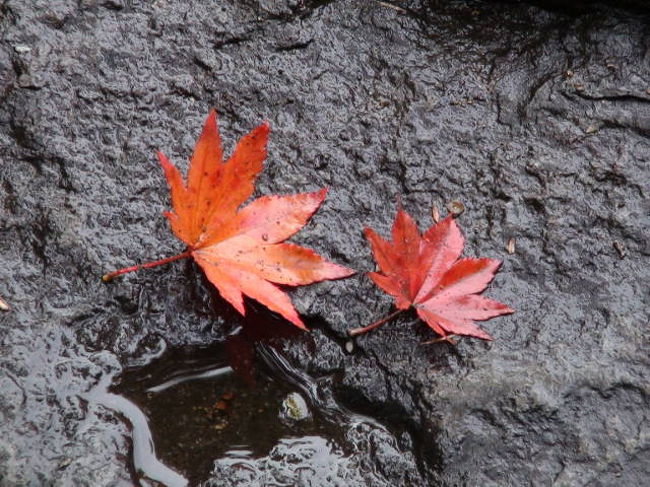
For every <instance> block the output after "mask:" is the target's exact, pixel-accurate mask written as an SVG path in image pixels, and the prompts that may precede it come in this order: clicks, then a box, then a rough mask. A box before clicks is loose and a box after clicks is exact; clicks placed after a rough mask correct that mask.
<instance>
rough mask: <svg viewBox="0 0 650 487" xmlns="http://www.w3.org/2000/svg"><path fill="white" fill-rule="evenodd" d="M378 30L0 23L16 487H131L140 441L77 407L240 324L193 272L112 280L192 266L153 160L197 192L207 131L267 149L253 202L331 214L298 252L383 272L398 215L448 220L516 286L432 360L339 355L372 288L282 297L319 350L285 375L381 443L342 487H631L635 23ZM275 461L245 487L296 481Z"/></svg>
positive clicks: (468, 15)
mask: <svg viewBox="0 0 650 487" xmlns="http://www.w3.org/2000/svg"><path fill="white" fill-rule="evenodd" d="M395 5H397V6H398V8H397V9H396V8H389V7H388V6H386V5H385V4H382V3H380V2H353V1H345V0H340V1H331V2H322V1H288V0H287V1H254V0H247V1H225V2H176V1H159V2H136V1H133V0H126V1H99V0H98V1H93V0H84V1H80V2H77V1H74V2H73V1H66V0H48V1H39V0H30V1H26V0H4V1H3V2H1V3H0V14H1V17H0V36H1V40H2V44H0V167H1V170H0V183H1V184H0V296H2V297H3V298H4V299H5V300H6V301H8V302H9V304H11V306H12V308H13V309H12V311H11V312H9V313H2V314H0V387H2V398H1V399H0V419H1V420H2V421H0V438H2V439H1V440H0V480H1V481H2V483H3V485H5V484H6V485H47V484H50V483H52V484H57V485H92V486H97V485H129V484H130V483H131V482H132V480H131V478H130V474H129V470H128V465H129V458H128V441H129V440H128V435H129V432H128V426H127V425H126V424H125V423H124V422H123V421H122V420H121V419H120V418H119V417H118V416H117V415H116V414H114V413H112V412H111V411H110V410H107V409H106V408H102V407H100V406H98V405H95V404H92V403H89V402H88V401H87V400H85V399H84V397H85V394H86V393H87V392H88V391H89V390H91V389H92V388H93V387H95V385H96V384H97V383H98V382H99V381H100V378H101V377H106V376H107V374H108V375H110V374H114V373H116V372H117V371H119V370H120V369H121V368H122V367H124V366H131V365H138V364H141V363H144V362H146V361H147V360H149V358H150V356H151V354H154V353H156V352H157V351H159V350H160V348H161V346H162V345H161V341H162V340H164V341H165V342H166V343H168V344H170V345H176V346H182V345H188V344H201V343H210V342H211V341H216V340H220V339H223V338H224V337H225V336H226V335H227V334H228V333H230V332H231V331H232V330H233V329H235V327H236V326H237V325H238V318H237V317H236V314H235V313H234V312H233V311H232V310H230V309H228V308H227V307H226V305H224V303H223V302H222V301H221V300H220V299H219V298H218V297H217V296H216V294H215V293H214V292H213V291H212V290H211V289H210V287H209V285H208V284H207V283H206V281H205V280H204V279H203V278H202V276H201V274H200V272H199V270H198V269H197V267H196V266H195V265H193V264H191V263H189V262H181V263H177V264H174V265H172V266H169V267H167V268H159V269H155V270H151V271H149V272H142V273H139V274H137V275H133V276H130V277H126V278H123V279H121V280H120V281H118V282H115V283H113V284H111V285H109V286H107V285H103V284H101V282H100V280H99V277H100V276H101V275H102V274H103V273H104V272H105V271H107V270H110V269H112V268H115V267H119V266H122V265H126V264H129V263H131V262H136V261H141V260H147V259H153V258H158V257H163V256H167V255H172V254H173V253H176V252H179V251H181V250H182V245H181V243H180V242H178V241H177V240H176V239H175V238H174V237H173V236H172V235H171V233H170V232H169V230H168V228H167V224H166V222H165V221H164V218H163V217H162V216H161V211H162V210H163V209H166V208H167V207H168V205H169V198H168V194H167V189H166V187H165V184H164V181H163V177H162V172H161V171H160V170H159V168H158V166H157V162H156V160H155V157H154V150H155V149H157V148H160V149H162V150H163V151H164V152H165V153H166V154H167V155H168V156H170V158H171V159H172V160H173V161H175V162H176V163H177V164H178V165H180V166H181V167H183V168H185V167H186V160H187V157H188V155H189V154H190V153H191V149H192V147H193V144H194V142H195V138H196V136H197V134H198V132H199V129H200V126H201V123H202V121H203V119H204V117H205V115H206V113H207V111H208V109H209V108H211V107H215V108H217V110H218V111H219V113H220V127H221V130H222V135H223V137H224V141H225V145H226V148H227V149H228V150H231V148H232V147H233V145H234V143H235V141H236V140H237V138H238V137H239V136H241V135H242V134H243V133H245V132H247V131H248V130H250V129H251V128H252V127H254V126H255V125H257V124H258V123H260V122H261V121H262V120H264V119H268V120H269V121H270V122H271V125H272V136H271V142H270V147H269V158H268V161H267V166H266V169H265V171H264V173H263V175H262V176H261V178H260V181H259V185H258V193H259V194H268V193H290V192H302V191H311V190H315V189H317V188H320V187H322V186H328V187H329V188H330V193H329V195H328V199H327V201H326V203H325V204H324V206H323V208H322V209H321V210H320V211H319V212H318V214H317V215H316V216H315V217H314V219H313V221H312V222H311V223H310V225H309V226H308V227H307V228H305V229H304V230H303V231H302V232H301V233H300V234H299V235H298V236H297V238H296V239H295V241H297V242H301V243H304V244H307V245H309V246H311V247H313V248H315V249H317V250H318V251H320V252H321V253H323V254H324V255H326V256H328V257H330V258H332V259H333V260H335V261H337V262H339V263H341V264H344V265H348V266H352V267H354V268H356V269H359V270H360V271H366V270H371V269H372V268H373V262H372V259H371V255H370V251H369V249H368V247H367V245H366V243H365V241H364V238H363V236H362V232H361V231H362V228H363V227H364V226H366V225H369V226H372V227H373V228H376V229H378V230H379V231H380V232H382V233H384V234H386V232H387V231H388V229H389V227H390V224H391V222H392V219H393V216H394V213H395V206H396V203H395V201H396V198H397V196H398V195H401V196H402V200H403V204H404V206H405V207H406V209H407V210H408V211H409V212H411V213H412V214H413V215H414V216H415V217H416V218H417V220H418V221H419V222H420V224H421V227H424V226H428V225H429V224H430V223H431V218H430V212H431V207H432V205H436V206H437V207H438V208H439V209H440V210H441V211H442V212H443V213H444V206H445V204H446V203H447V202H449V201H452V200H459V201H461V202H463V203H464V205H465V207H466V210H465V212H464V213H463V215H462V216H461V217H460V219H459V222H460V225H461V226H462V228H463V230H464V233H465V236H466V238H467V249H466V253H467V255H481V256H489V257H495V258H500V259H503V260H504V265H503V267H502V270H501V272H500V273H499V275H498V276H497V278H496V280H495V282H494V283H493V285H492V286H491V288H490V289H489V291H488V292H487V294H488V295H490V296H491V297H494V298H495V299H498V300H500V301H503V302H505V303H507V304H508V305H510V306H511V307H513V308H514V309H515V310H516V311H517V312H516V314H514V315H511V316H509V317H504V318H499V319H496V320H494V321H491V322H488V323H486V324H485V329H486V330H488V331H489V332H490V333H491V334H492V335H493V336H494V337H495V341H494V342H491V343H485V342H481V341H477V340H462V341H461V342H460V343H459V345H458V346H457V347H455V348H452V347H450V346H448V345H434V346H422V345H420V342H422V341H424V340H426V339H429V338H432V337H433V334H432V333H431V332H430V331H429V330H428V329H427V328H426V327H425V325H423V324H422V323H419V322H417V320H415V319H414V317H412V316H409V315H404V316H403V317H401V318H400V319H397V320H395V321H394V322H392V323H391V324H388V325H386V326H385V327H383V328H381V329H379V330H377V331H375V332H373V333H371V334H368V335H367V336H363V337H360V338H358V339H357V340H356V341H355V347H354V350H353V352H352V353H351V354H349V353H346V352H345V348H344V344H345V341H346V330H347V329H349V328H352V327H356V326H359V325H362V324H367V323H370V322H371V321H374V320H375V319H377V318H379V317H381V316H383V315H384V314H387V312H388V311H389V310H390V306H391V302H390V300H389V299H388V297H386V296H385V295H382V293H381V292H380V291H379V290H378V289H376V288H375V287H374V286H373V285H372V283H370V282H369V281H368V280H367V279H366V278H365V277H364V276H363V275H362V274H359V275H358V276H356V277H353V278H351V279H348V280H345V281H339V282H332V283H324V284H319V285H315V286H310V287H307V288H301V289H298V290H296V291H295V292H293V293H292V296H293V299H294V302H295V303H296V306H297V308H298V309H299V311H300V312H301V313H302V314H303V315H304V316H305V318H306V321H307V322H308V323H309V324H310V325H312V326H314V327H316V328H318V331H316V332H314V338H313V339H314V341H315V344H316V345H317V346H314V347H307V346H305V345H304V342H303V341H297V342H286V343H285V345H284V353H285V354H286V356H287V357H289V358H290V359H291V361H292V362H293V363H294V364H296V365H298V366H300V367H301V368H302V369H304V370H306V371H308V372H310V373H311V374H313V375H314V376H316V377H321V376H331V380H330V382H329V385H328V386H327V387H329V389H330V390H331V391H333V392H334V393H335V395H336V397H337V398H338V400H339V401H340V402H341V403H342V404H344V405H346V406H347V407H349V408H350V409H352V410H354V411H357V412H360V413H364V414H367V415H369V416H373V417H375V418H377V419H379V420H380V421H381V422H382V423H384V424H385V425H387V426H388V429H389V431H390V432H391V433H388V432H383V431H384V430H383V429H379V430H377V431H381V432H382V433H377V435H375V436H372V438H370V437H369V438H366V440H365V441H368V442H369V444H368V445H367V448H366V450H367V452H374V453H373V455H374V456H371V455H366V456H363V454H362V457H361V458H359V459H358V460H356V461H358V462H366V464H365V466H364V465H359V466H357V467H355V466H354V465H353V466H350V464H349V462H350V461H351V460H350V459H349V458H348V457H345V455H343V454H341V453H340V452H338V451H336V450H335V449H334V450H332V452H331V458H332V459H337V460H336V461H341V462H343V463H345V468H343V471H344V472H347V473H346V474H347V475H349V477H347V479H346V478H345V477H343V478H342V479H336V478H334V480H333V481H332V482H333V483H332V485H336V484H335V482H336V481H339V482H344V481H347V482H348V483H347V484H344V485H365V484H364V482H365V483H368V482H371V483H372V485H422V486H425V485H437V484H439V485H472V486H473V485H481V486H486V485H499V486H501V485H513V486H518V485H528V484H531V485H550V484H553V485H603V486H613V485H643V484H644V483H645V482H646V481H645V480H644V479H647V478H648V476H649V474H650V472H649V471H648V470H649V469H650V467H649V462H648V461H647V458H648V455H650V451H649V450H650V423H649V421H648V416H647V411H648V406H649V396H648V394H649V392H650V391H649V386H648V381H647V377H648V373H649V365H650V353H649V351H650V340H649V339H648V333H647V327H648V324H649V321H650V320H649V319H648V311H647V310H648V307H649V305H650V299H649V294H648V289H649V285H650V267H649V266H648V256H649V255H650V246H649V244H648V242H649V238H648V235H650V217H649V215H650V205H649V204H648V202H649V201H650V200H649V196H650V195H649V184H650V164H649V162H650V161H649V159H650V37H649V36H648V29H647V19H646V18H644V17H643V16H642V15H641V14H639V13H635V12H634V11H623V10H616V9H614V8H611V7H607V6H604V5H602V4H597V5H594V6H593V8H590V9H588V10H585V11H582V12H581V13H579V14H577V15H570V14H568V13H567V12H564V11H554V10H544V9H542V8H539V7H536V6H532V5H528V4H520V3H517V4H515V5H502V4H498V3H490V4H483V3H478V2H472V3H467V4H461V3H458V2H450V3H447V2H416V1H414V2H399V3H395ZM25 48H29V49H25ZM510 238H515V239H516V252H515V253H514V254H513V255H509V254H508V253H507V252H506V250H505V246H506V242H507V241H508V240H509V239H510ZM366 427H367V425H366ZM349 435H350V436H349V437H348V438H347V440H346V441H347V444H349V445H353V446H354V447H355V448H359V449H360V451H362V450H363V449H364V447H363V446H359V445H361V443H359V441H360V437H361V436H363V434H361V433H359V434H358V435H357V436H355V432H354V431H350V432H349ZM393 435H394V436H393ZM377 438H378V439H377ZM373 441H374V442H375V443H374V444H370V443H372V442H373ZM355 445H356V446H355ZM281 450H282V445H279V446H278V448H277V449H275V450H274V451H273V452H272V455H270V456H269V457H268V458H266V459H260V460H259V462H258V463H259V465H258V466H257V468H258V472H268V475H269V477H268V478H274V479H276V480H280V479H283V478H284V477H283V476H284V475H286V472H285V471H283V470H281V469H279V468H275V467H274V465H277V462H280V460H278V458H277V456H278V455H279V456H280V457H282V451H281ZM273 455H276V456H275V457H274V456H273ZM215 460H218V459H215ZM332 461H334V460H332ZM274 462H276V463H274ZM368 462H370V463H368ZM416 464H417V468H416V467H415V465H416ZM368 465H371V466H368ZM329 467H331V465H330V466H327V465H325V466H324V467H323V468H329ZM223 468H225V467H224V466H223V465H221V464H219V462H217V466H216V470H215V474H214V478H213V479H212V482H213V483H214V482H218V481H219V472H221V471H222V470H220V469H223ZM373 469H374V470H373ZM369 471H373V472H376V473H375V474H373V475H375V477H369V476H368V475H367V472H369ZM333 475H334V474H333ZM206 480H208V479H206ZM305 482H307V480H305ZM305 485H309V484H307V483H306V484H305Z"/></svg>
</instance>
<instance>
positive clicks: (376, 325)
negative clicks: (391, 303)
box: [348, 309, 404, 337]
mask: <svg viewBox="0 0 650 487" xmlns="http://www.w3.org/2000/svg"><path fill="white" fill-rule="evenodd" d="M402 311H404V310H403V309H396V310H395V311H393V312H392V313H391V314H389V315H388V316H386V317H384V318H382V319H381V320H378V321H375V322H374V323H370V324H369V325H368V326H362V327H359V328H354V329H352V330H348V334H349V335H350V336H351V337H355V336H357V335H361V334H363V333H366V332H369V331H370V330H374V329H375V328H379V327H380V326H381V325H384V324H386V323H388V322H389V321H390V320H392V319H393V318H395V317H396V316H397V315H398V314H400V313H401V312H402Z"/></svg>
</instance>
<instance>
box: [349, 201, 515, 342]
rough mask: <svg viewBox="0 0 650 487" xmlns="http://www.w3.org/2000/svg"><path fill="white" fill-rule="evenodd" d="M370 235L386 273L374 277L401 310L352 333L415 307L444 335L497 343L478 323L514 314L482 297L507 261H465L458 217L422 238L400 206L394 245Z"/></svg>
mask: <svg viewBox="0 0 650 487" xmlns="http://www.w3.org/2000/svg"><path fill="white" fill-rule="evenodd" d="M365 234H366V238H367V239H368V241H369V242H370V245H371V248H372V252H373V254H374V257H375V260H376V262H377V265H378V266H379V271H380V272H370V273H369V274H368V276H369V277H370V279H372V280H373V282H374V283H375V284H377V286H379V287H380V288H381V289H383V290H384V291H385V292H386V293H388V294H390V295H391V296H393V298H395V306H396V308H397V311H396V312H395V313H393V314H392V315H390V316H389V317H387V318H386V319H383V320H380V321H378V322H376V323H373V324H372V325H368V326H366V327H363V328H356V329H354V330H351V331H350V334H351V335H358V334H361V333H364V332H366V331H369V330H371V329H373V328H376V327H377V326H380V325H382V324H384V323H385V322H386V321H388V319H390V318H392V317H393V316H394V315H395V314H397V313H398V312H400V311H403V310H406V309H409V308H410V307H411V306H412V307H414V308H415V310H416V312H417V314H418V316H419V317H420V318H422V319H423V320H424V321H425V322H426V323H427V325H429V326H430V327H431V328H432V329H433V330H434V331H435V332H436V333H438V334H439V335H442V337H446V336H447V335H448V334H454V335H469V336H473V337H477V338H483V339H485V340H491V339H492V337H491V336H490V335H488V334H487V333H486V332H485V331H483V330H482V329H481V328H479V327H478V326H477V325H476V323H475V321H482V320H487V319H490V318H493V317H495V316H499V315H503V314H507V313H512V312H513V310H512V309H510V308H509V307H508V306H506V305H505V304H502V303H499V302H497V301H493V300H491V299H488V298H486V297H484V296H481V295H480V294H479V293H481V292H482V291H483V290H484V289H485V288H486V287H487V285H488V284H489V283H490V281H492V279H493V278H494V275H495V273H496V272H497V270H498V268H499V266H500V265H501V262H500V261H498V260H495V259H485V258H483V259H474V258H464V259H461V258H460V256H461V254H462V252H463V247H464V239H463V235H462V234H461V232H460V229H459V228H458V225H457V224H456V221H455V220H454V218H453V217H452V216H448V217H447V218H445V219H444V220H442V221H440V222H439V223H437V224H434V225H433V226H432V227H431V228H429V229H428V230H427V231H426V232H425V233H424V234H423V235H421V234H420V232H419V230H418V227H417V225H416V223H415V222H414V221H413V219H412V218H411V217H410V216H409V215H408V213H406V212H405V211H404V210H403V209H402V208H399V210H398V211H397V216H396V218H395V223H394V224H393V229H392V242H389V241H387V240H384V239H383V238H381V237H380V236H379V235H378V234H377V233H376V232H375V231H374V230H372V229H370V228H366V229H365Z"/></svg>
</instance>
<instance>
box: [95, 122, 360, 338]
mask: <svg viewBox="0 0 650 487" xmlns="http://www.w3.org/2000/svg"><path fill="white" fill-rule="evenodd" d="M268 135H269V124H268V123H263V124H262V125H260V126H259V127H257V128H256V129H254V130H253V131H252V132H250V133H249V134H248V135H246V136H244V137H243V138H242V139H241V140H240V141H239V143H238V144H237V147H236V148H235V151H234V152H233V154H232V156H231V157H230V159H228V161H227V162H224V161H223V151H222V148H221V137H220V136H219V131H218V128H217V118H216V112H215V111H214V110H212V111H211V112H210V114H209V115H208V118H207V120H206V122H205V126H204V127H203V132H202V133H201V136H200V137H199V140H198V142H197V144H196V148H195V149H194V155H193V156H192V159H191V162H190V167H189V172H188V176H187V183H186V182H185V181H183V177H182V176H181V173H180V171H179V170H178V169H177V168H176V167H175V166H174V165H173V164H172V163H171V162H169V160H168V159H167V157H165V155H164V154H162V153H161V152H159V153H158V157H159V159H160V163H161V164H162V167H163V170H164V172H165V176H166V178H167V182H168V184H169V187H170V190H171V200H172V207H173V211H171V212H166V213H165V216H166V217H167V218H168V220H169V222H170V224H171V228H172V231H173V232H174V234H175V235H176V236H177V237H178V238H179V239H181V240H182V241H183V242H185V243H186V244H187V246H188V250H187V251H186V252H184V253H182V254H179V255H176V256H174V257H169V258H167V259H162V260H160V261H155V262H150V263H148V264H142V265H139V266H133V267H128V268H125V269H121V270H119V271H115V272H112V273H110V274H106V275H105V276H104V280H105V281H108V280H110V279H112V278H113V277H115V276H117V275H120V274H124V273H126V272H130V271H133V270H138V269H140V268H143V267H154V266H156V265H161V264H164V263H167V262H171V261H173V260H177V259H181V258H185V257H192V258H194V260H195V261H196V262H197V263H198V264H199V265H200V266H201V268H202V269H203V271H204V272H205V274H206V276H207V277H208V279H209V280H210V282H211V283H212V284H214V286H215V287H216V288H217V290H218V291H219V293H220V294H221V296H222V297H223V298H224V299H225V300H226V301H228V302H229V303H230V304H232V305H233V306H234V307H235V308H236V309H237V311H239V312H240V313H241V314H242V315H243V314H245V308H244V301H243V296H244V295H246V296H248V297H250V298H253V299H255V300H256V301H258V302H260V303H262V304H263V305H264V306H266V307H267V308H269V309H271V310H273V311H275V312H277V313H279V314H281V315H282V316H284V317H285V318H286V319H287V320H289V321H290V322H291V323H293V324H294V325H296V326H298V327H300V328H305V325H304V323H303V322H302V320H301V319H300V317H299V316H298V313H297V312H296V310H295V308H294V307H293V305H292V303H291V301H290V299H289V297H288V296H287V294H286V293H285V292H284V291H282V289H280V288H279V287H278V286H277V284H280V285H288V286H301V285H305V284H311V283H314V282H317V281H322V280H326V279H338V278H341V277H346V276H349V275H351V274H354V272H355V271H353V270H351V269H348V268H346V267H343V266H340V265H337V264H333V263H331V262H328V261H326V260H325V259H323V258H322V257H321V256H319V255H318V254H316V253H315V252H314V251H312V250H310V249H307V248H304V247H300V246H298V245H295V244H291V243H284V241H285V240H287V239H288V238H289V237H291V236H292V235H293V234H295V233H296V232H297V231H298V230H300V229H301V228H302V227H303V226H304V225H305V224H306V223H307V221H308V220H309V218H310V217H311V216H312V214H313V213H314V212H315V211H316V210H317V209H318V207H319V206H320V205H321V203H322V202H323V200H324V199H325V195H326V193H327V190H326V189H322V190H320V191H316V192H314V193H302V194H295V195H288V196H276V195H273V196H263V197H261V198H258V199H256V200H254V201H253V202H251V203H250V204H249V205H248V206H245V207H244V208H242V209H239V207H240V206H241V205H242V204H243V203H244V202H245V201H246V200H248V199H249V198H250V196H251V195H252V194H253V191H254V189H255V186H254V184H255V178H256V177H257V175H258V174H259V173H260V171H261V170H262V167H263V162H264V159H265V158H266V145H267V141H268Z"/></svg>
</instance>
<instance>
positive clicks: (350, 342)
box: [345, 340, 354, 353]
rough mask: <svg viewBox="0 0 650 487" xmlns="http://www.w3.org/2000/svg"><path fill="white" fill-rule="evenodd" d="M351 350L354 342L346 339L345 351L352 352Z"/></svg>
mask: <svg viewBox="0 0 650 487" xmlns="http://www.w3.org/2000/svg"><path fill="white" fill-rule="evenodd" d="M353 350H354V343H353V342H352V340H348V341H347V342H345V351H346V352H348V353H352V351H353Z"/></svg>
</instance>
